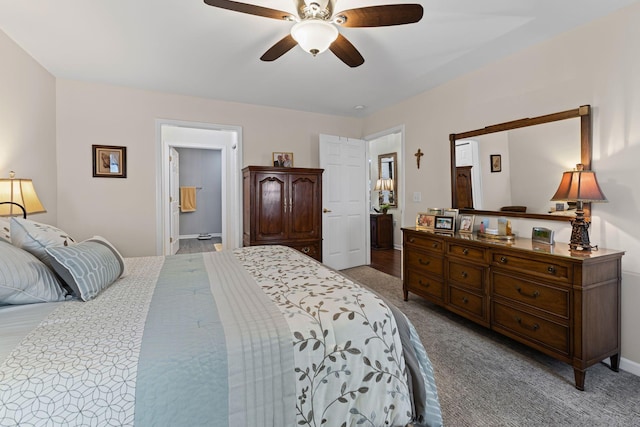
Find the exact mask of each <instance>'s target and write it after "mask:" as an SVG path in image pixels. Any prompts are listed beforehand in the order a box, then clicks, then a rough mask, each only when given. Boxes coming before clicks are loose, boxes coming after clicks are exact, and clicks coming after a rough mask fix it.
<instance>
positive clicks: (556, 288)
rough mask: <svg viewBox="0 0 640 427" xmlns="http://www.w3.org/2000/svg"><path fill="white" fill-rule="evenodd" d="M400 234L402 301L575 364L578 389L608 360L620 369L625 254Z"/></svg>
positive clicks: (408, 230)
mask: <svg viewBox="0 0 640 427" xmlns="http://www.w3.org/2000/svg"><path fill="white" fill-rule="evenodd" d="M402 231H403V257H404V259H403V292H404V299H405V300H407V299H408V296H409V292H412V293H414V294H416V295H420V296H422V297H424V298H426V299H428V300H429V301H432V302H434V303H436V304H438V305H441V306H443V307H445V308H446V309H448V310H450V311H452V312H455V313H457V314H459V315H461V316H463V317H466V318H467V319H470V320H472V321H474V322H476V323H479V324H481V325H483V326H485V327H487V328H490V329H492V330H494V331H496V332H499V333H501V334H503V335H506V336H508V337H510V338H513V339H514V340H516V341H519V342H521V343H523V344H526V345H528V346H530V347H532V348H535V349H537V350H539V351H541V352H543V353H545V354H548V355H550V356H552V357H554V358H556V359H558V360H561V361H563V362H566V363H569V364H571V365H572V366H573V369H574V374H575V383H576V388H577V389H579V390H584V380H585V373H586V369H587V368H588V367H589V366H591V365H593V364H595V363H598V362H600V361H602V360H604V359H606V358H607V357H609V358H610V361H611V368H612V369H613V370H614V371H618V369H619V363H620V359H619V357H620V281H621V259H622V256H623V255H624V252H623V251H617V250H609V249H602V248H601V249H599V250H597V251H593V252H590V253H589V252H587V253H580V252H571V251H569V247H568V246H569V245H568V244H564V243H556V244H555V245H553V246H550V245H546V244H542V243H536V242H534V241H532V240H529V239H519V238H518V239H515V240H514V241H511V242H503V241H493V240H483V239H479V238H477V237H476V236H475V235H462V234H457V235H441V234H435V233H431V232H426V231H421V230H416V229H415V228H414V227H411V228H403V229H402Z"/></svg>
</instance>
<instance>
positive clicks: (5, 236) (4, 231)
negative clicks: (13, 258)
mask: <svg viewBox="0 0 640 427" xmlns="http://www.w3.org/2000/svg"><path fill="white" fill-rule="evenodd" d="M9 224H10V223H9V220H8V219H6V218H0V240H4V241H5V242H9V243H11V232H10V231H9V230H10V228H9Z"/></svg>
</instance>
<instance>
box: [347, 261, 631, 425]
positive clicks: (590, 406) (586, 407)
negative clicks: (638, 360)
mask: <svg viewBox="0 0 640 427" xmlns="http://www.w3.org/2000/svg"><path fill="white" fill-rule="evenodd" d="M343 273H344V274H346V275H348V276H349V277H351V278H353V279H355V280H357V281H359V282H360V283H362V284H364V285H366V286H368V287H370V288H371V289H373V290H374V291H376V292H377V293H378V294H380V295H381V296H382V297H384V298H386V299H387V300H388V301H389V302H391V303H393V304H395V305H396V306H397V307H398V308H399V309H400V310H402V311H403V312H404V313H405V314H406V315H407V317H408V318H409V319H410V320H411V322H412V323H413V325H414V326H415V327H416V330H417V331H418V334H419V335H420V337H421V338H422V341H423V343H424V346H425V348H426V350H427V353H428V354H429V357H430V359H431V362H432V364H433V367H434V371H435V376H436V383H437V386H438V396H439V399H440V405H441V407H442V415H443V418H444V423H445V425H446V426H455V427H459V426H474V427H476V426H590V427H591V426H607V427H611V426H640V377H637V376H635V375H632V374H630V373H628V372H624V371H620V372H619V373H616V372H613V371H611V370H610V369H609V368H608V367H607V366H605V365H604V364H597V365H594V366H592V367H591V368H589V370H588V371H587V375H586V383H585V386H586V391H583V392H581V391H578V390H576V388H575V387H574V383H573V369H572V368H571V366H569V365H567V364H565V363H562V362H558V361H556V360H554V359H552V358H550V357H547V356H545V355H543V354H541V353H539V352H537V351H534V350H531V349H529V348H527V347H525V346H522V345H520V344H518V343H516V342H515V341H513V340H510V339H508V338H505V337H502V336H500V335H498V334H495V333H493V332H491V331H489V330H487V329H485V328H483V327H481V326H478V325H476V324H474V323H472V322H469V321H467V320H465V319H463V318H461V317H459V316H456V315H454V314H451V313H449V312H447V311H446V310H444V309H442V308H440V307H438V306H435V305H433V304H431V303H428V302H426V301H425V300H424V299H422V298H420V297H418V296H415V295H410V296H409V301H403V300H402V282H401V281H400V279H398V278H396V277H393V276H389V275H387V274H385V273H381V272H379V271H377V270H374V269H373V268H370V267H368V266H362V267H356V268H352V269H347V270H343ZM607 362H608V360H607Z"/></svg>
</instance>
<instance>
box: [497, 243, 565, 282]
mask: <svg viewBox="0 0 640 427" xmlns="http://www.w3.org/2000/svg"><path fill="white" fill-rule="evenodd" d="M491 261H492V262H493V263H494V264H496V265H499V266H501V267H504V268H508V269H512V270H516V271H521V272H523V273H526V274H535V275H537V276H539V277H544V278H545V279H548V280H555V281H558V282H563V283H570V282H571V280H572V277H571V276H572V274H571V263H568V262H567V263H564V262H562V261H559V260H553V261H547V260H546V259H541V258H535V257H524V256H522V257H520V256H516V255H512V254H507V253H503V252H499V251H496V252H493V253H492V256H491Z"/></svg>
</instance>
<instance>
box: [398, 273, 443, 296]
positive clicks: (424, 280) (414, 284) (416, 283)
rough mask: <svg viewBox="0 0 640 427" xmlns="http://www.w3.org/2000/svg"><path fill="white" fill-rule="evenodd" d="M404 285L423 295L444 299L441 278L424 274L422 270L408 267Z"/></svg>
mask: <svg viewBox="0 0 640 427" xmlns="http://www.w3.org/2000/svg"><path fill="white" fill-rule="evenodd" d="M406 272H407V273H406V277H405V278H404V280H405V281H406V283H405V285H406V287H407V289H408V290H409V291H411V292H414V293H416V294H419V295H422V296H425V297H429V296H431V297H434V298H436V299H437V300H439V301H443V300H444V287H443V284H442V280H438V279H436V278H434V277H432V276H429V275H427V274H424V273H423V272H422V271H419V270H416V269H413V268H410V269H407V270H406Z"/></svg>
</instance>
